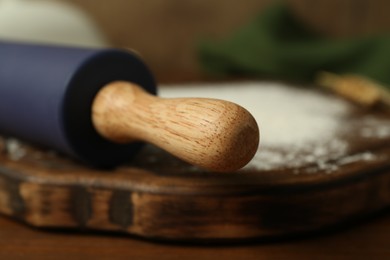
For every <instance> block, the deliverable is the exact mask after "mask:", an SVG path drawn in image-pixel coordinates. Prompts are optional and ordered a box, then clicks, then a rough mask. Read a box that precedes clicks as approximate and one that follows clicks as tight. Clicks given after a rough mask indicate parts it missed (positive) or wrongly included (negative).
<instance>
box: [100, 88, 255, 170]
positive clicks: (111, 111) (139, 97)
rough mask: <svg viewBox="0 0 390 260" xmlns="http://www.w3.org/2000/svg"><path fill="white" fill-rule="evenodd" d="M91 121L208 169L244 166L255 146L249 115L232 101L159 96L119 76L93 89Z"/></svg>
mask: <svg viewBox="0 0 390 260" xmlns="http://www.w3.org/2000/svg"><path fill="white" fill-rule="evenodd" d="M92 121H93V123H94V126H95V128H96V130H97V131H98V132H99V134H101V135H102V136H103V137H105V138H106V139H108V140H111V141H113V142H117V143H128V142H132V141H140V140H141V141H145V142H148V143H152V144H154V145H157V146H158V147H160V148H162V149H164V150H166V151H168V152H170V153H172V154H174V155H175V156H177V157H179V158H181V159H183V160H185V161H187V162H188V163H190V164H194V165H196V166H200V167H202V168H205V169H208V170H211V171H218V172H232V171H236V170H238V169H240V168H242V167H244V166H245V165H246V164H247V163H248V162H249V161H250V160H251V159H252V158H253V156H254V155H255V153H256V151H257V148H258V145H259V128H258V126H257V123H256V121H255V119H254V118H253V116H252V115H251V114H250V113H249V112H248V111H247V110H245V109H244V108H243V107H241V106H239V105H237V104H234V103H231V102H228V101H223V100H217V99H206V98H175V99H162V98H158V97H156V96H153V95H150V94H148V93H146V92H145V91H144V90H143V89H142V88H141V87H139V86H137V85H135V84H132V83H129V82H124V81H117V82H113V83H110V84H108V85H107V86H105V87H104V88H103V89H102V90H101V91H99V93H98V94H97V96H96V98H95V100H94V102H93V105H92Z"/></svg>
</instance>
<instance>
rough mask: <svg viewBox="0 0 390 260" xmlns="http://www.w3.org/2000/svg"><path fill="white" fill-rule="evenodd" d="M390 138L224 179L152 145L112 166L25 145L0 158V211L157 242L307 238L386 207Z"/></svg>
mask: <svg viewBox="0 0 390 260" xmlns="http://www.w3.org/2000/svg"><path fill="white" fill-rule="evenodd" d="M355 116H357V117H358V116H359V113H356V115H355ZM372 116H373V117H374V118H375V115H374V114H373V115H372ZM350 136H353V135H350ZM350 141H351V142H352V141H353V140H352V139H351V140H350ZM389 144H390V139H389V138H387V139H380V140H379V139H378V140H371V141H369V142H364V143H356V144H355V145H354V147H355V148H354V149H353V150H351V155H353V154H359V153H361V152H362V151H370V152H371V153H372V154H373V155H374V156H375V158H376V159H375V160H368V161H352V162H350V163H346V164H342V165H340V166H339V168H338V169H337V170H336V171H334V172H332V173H331V174H329V173H328V172H326V171H321V170H319V171H318V172H316V173H308V172H305V171H302V172H300V173H293V172H291V171H289V170H288V169H287V170H286V169H284V170H275V171H262V172H260V171H249V170H246V171H243V172H241V173H239V174H237V173H230V174H223V175H220V174H215V173H212V172H206V171H202V170H200V169H196V168H194V167H192V166H189V165H188V164H186V163H184V162H182V161H179V160H177V159H175V158H174V157H172V156H170V155H169V154H167V153H165V152H163V151H162V150H160V149H157V148H156V147H153V146H148V147H146V148H145V149H144V150H143V151H142V153H140V154H139V156H138V158H136V159H135V160H134V161H133V162H132V163H131V164H129V165H124V166H123V167H120V168H117V169H116V170H114V171H98V170H94V169H91V168H86V167H85V166H83V165H80V164H78V163H76V162H72V161H70V160H69V159H67V158H64V157H62V156H54V155H53V154H52V153H48V152H44V151H42V150H37V149H35V148H31V147H28V146H26V147H24V149H25V155H24V156H23V157H21V158H19V159H17V160H14V159H12V158H10V157H9V155H7V152H3V153H2V154H1V155H0V165H1V166H0V191H1V192H0V212H1V213H2V214H4V215H8V216H10V217H13V218H15V219H18V220H19V221H22V222H25V223H28V224H30V225H32V226H36V227H46V228H71V229H79V230H80V229H81V230H102V231H111V232H112V231H114V232H119V233H126V234H133V235H137V236H141V237H145V238H150V239H158V240H175V241H203V242H204V241H215V240H218V241H220V240H224V241H226V240H246V239H253V238H270V237H283V236H290V235H294V234H302V233H307V232H311V231H317V230H323V229H325V228H328V227H331V226H335V225H336V224H340V223H349V222H351V221H354V220H356V219H360V218H362V217H364V216H367V215H370V214H372V213H374V212H377V211H380V210H382V209H384V208H386V207H388V205H389V204H390V189H389V187H390V160H389V158H390V148H389V147H390V145H389Z"/></svg>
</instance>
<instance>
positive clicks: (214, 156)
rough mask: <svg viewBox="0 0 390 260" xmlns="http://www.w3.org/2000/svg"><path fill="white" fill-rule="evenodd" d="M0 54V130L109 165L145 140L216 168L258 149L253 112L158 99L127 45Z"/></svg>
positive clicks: (5, 49) (1, 49)
mask: <svg viewBox="0 0 390 260" xmlns="http://www.w3.org/2000/svg"><path fill="white" fill-rule="evenodd" d="M0 57H1V59H0V134H3V135H8V136H14V137H17V138H20V139H22V140H27V141H29V142H32V143H35V144H38V145H41V146H44V147H50V148H53V149H56V150H58V151H60V152H62V153H66V154H68V155H71V156H73V157H75V158H77V159H79V160H81V161H84V162H86V163H88V164H90V165H93V166H96V167H105V168H106V167H114V166H116V165H118V164H120V163H122V162H124V161H126V160H129V158H131V157H132V156H134V155H135V154H136V153H137V151H138V150H139V149H140V147H141V145H142V144H143V143H144V142H149V143H152V144H154V145H156V146H159V147H161V148H163V149H165V150H166V151H168V152H170V153H172V154H173V155H175V156H177V157H179V158H181V159H183V160H184V161H187V162H189V163H191V164H194V165H196V166H199V167H202V168H205V169H208V170H212V171H217V172H226V171H234V170H237V169H239V168H241V167H243V166H244V165H245V164H246V163H248V162H249V161H250V160H251V158H252V157H253V156H254V154H255V153H256V151H257V147H258V143H259V130H258V126H257V123H256V121H255V120H254V118H253V117H252V115H251V114H250V113H249V112H248V111H246V110H245V109H244V108H242V107H240V106H238V105H236V104H234V103H231V102H228V101H222V100H216V99H203V98H177V99H162V98H158V97H156V96H155V94H156V84H155V81H154V79H153V76H152V74H151V72H150V71H149V69H148V68H147V67H146V65H145V64H144V63H143V62H142V61H141V59H140V58H139V57H138V56H136V55H134V54H133V53H130V52H127V51H125V50H119V49H83V48H70V47H60V46H44V45H32V44H21V43H10V42H0Z"/></svg>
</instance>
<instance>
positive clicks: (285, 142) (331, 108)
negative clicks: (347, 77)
mask: <svg viewBox="0 0 390 260" xmlns="http://www.w3.org/2000/svg"><path fill="white" fill-rule="evenodd" d="M160 95H161V96H162V97H209V98H218V99H225V100H229V101H232V102H235V103H237V104H240V105H242V106H243V107H245V108H246V109H247V110H248V111H250V112H251V113H252V114H253V116H254V117H255V118H256V120H257V122H258V124H259V127H260V137H261V138H260V149H259V150H258V152H257V154H256V155H255V157H254V159H253V160H252V161H251V162H250V163H249V164H248V165H247V166H246V168H247V169H248V168H252V169H253V168H254V169H256V170H272V169H282V168H299V167H302V166H306V165H314V166H315V168H316V169H319V170H325V171H327V172H332V171H334V170H336V169H337V165H335V163H330V162H329V161H331V160H334V159H339V158H340V157H342V156H343V155H346V153H347V151H348V144H347V143H346V142H345V141H344V140H343V139H341V138H339V137H338V135H339V133H341V132H342V131H343V124H342V123H343V118H344V117H345V116H347V115H348V114H349V113H350V110H351V105H350V104H349V103H348V102H345V101H344V100H342V99H338V98H336V97H333V96H327V95H324V94H319V93H317V92H314V91H312V90H310V89H297V88H292V87H288V86H286V85H283V84H280V83H272V82H246V83H229V84H226V83H225V84H210V85H205V84H202V85H185V86H171V87H162V88H160ZM388 126H389V125H388ZM362 131H363V133H361V134H362V136H363V135H364V134H365V135H366V136H373V135H378V133H377V132H376V131H379V132H380V133H379V134H382V135H390V126H389V127H382V128H381V129H379V130H375V128H372V127H370V124H367V127H366V128H365V129H363V130H362ZM354 156H355V157H354V158H353V160H352V159H351V161H356V160H357V159H361V160H371V159H372V156H370V155H369V154H368V153H364V154H362V155H361V156H359V155H354ZM347 161H348V160H347V159H346V162H347ZM344 163H345V162H344Z"/></svg>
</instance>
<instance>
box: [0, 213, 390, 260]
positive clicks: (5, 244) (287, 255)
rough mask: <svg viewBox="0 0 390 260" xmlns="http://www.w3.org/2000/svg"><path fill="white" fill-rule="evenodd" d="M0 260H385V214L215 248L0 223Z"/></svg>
mask: <svg viewBox="0 0 390 260" xmlns="http://www.w3.org/2000/svg"><path fill="white" fill-rule="evenodd" d="M0 259H58V260H59V259H72V260H75V259H186V260H189V259H289V260H293V259H390V211H386V212H382V213H381V214H379V215H377V216H375V217H372V218H370V219H366V220H364V221H361V222H359V223H355V224H354V225H351V226H349V227H342V228H338V229H337V230H333V231H331V232H327V233H325V234H313V235H310V236H306V237H304V238H288V239H285V240H283V241H273V242H269V241H268V242H264V241H252V242H250V243H244V244H238V245H237V244H231V245H214V246H213V245H188V244H175V243H156V242H150V241H145V240H141V239H138V238H134V237H131V236H122V235H113V234H107V233H97V234H91V233H80V232H68V231H58V230H38V229H34V228H31V227H28V226H25V225H24V224H21V223H18V222H16V221H13V220H10V219H8V218H6V217H0Z"/></svg>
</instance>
